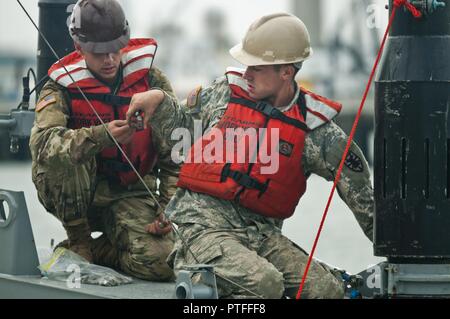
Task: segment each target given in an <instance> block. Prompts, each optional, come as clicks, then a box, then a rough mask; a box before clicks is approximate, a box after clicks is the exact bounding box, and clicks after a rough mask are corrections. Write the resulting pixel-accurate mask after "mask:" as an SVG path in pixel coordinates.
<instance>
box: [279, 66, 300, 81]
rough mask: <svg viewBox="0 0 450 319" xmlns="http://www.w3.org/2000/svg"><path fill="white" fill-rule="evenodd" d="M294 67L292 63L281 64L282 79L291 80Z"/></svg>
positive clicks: (293, 74) (293, 75)
mask: <svg viewBox="0 0 450 319" xmlns="http://www.w3.org/2000/svg"><path fill="white" fill-rule="evenodd" d="M295 73H296V71H295V68H294V67H293V66H292V65H290V64H289V65H282V66H281V70H280V74H281V77H282V78H283V79H284V80H291V79H293V78H294V77H295Z"/></svg>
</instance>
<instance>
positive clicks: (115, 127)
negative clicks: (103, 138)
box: [108, 120, 136, 144]
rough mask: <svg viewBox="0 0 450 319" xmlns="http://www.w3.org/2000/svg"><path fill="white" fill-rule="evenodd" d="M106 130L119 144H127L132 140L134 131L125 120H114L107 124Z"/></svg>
mask: <svg viewBox="0 0 450 319" xmlns="http://www.w3.org/2000/svg"><path fill="white" fill-rule="evenodd" d="M108 130H109V132H110V133H111V135H112V136H113V137H114V138H115V139H116V141H117V142H119V143H120V144H128V143H130V142H131V139H132V138H133V134H134V133H135V132H136V130H135V129H134V128H132V127H130V126H129V125H128V122H127V121H125V120H115V121H112V122H109V123H108Z"/></svg>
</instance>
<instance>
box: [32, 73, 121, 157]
mask: <svg viewBox="0 0 450 319" xmlns="http://www.w3.org/2000/svg"><path fill="white" fill-rule="evenodd" d="M69 117H70V110H69V106H68V96H67V95H66V93H65V92H64V91H63V88H61V87H60V86H58V85H57V84H56V83H54V82H53V81H49V82H47V83H46V85H45V86H44V87H43V89H42V91H41V94H40V96H39V101H38V103H37V106H36V118H35V122H34V126H33V128H32V130H31V137H30V150H31V155H32V159H33V161H34V162H39V163H47V164H50V163H55V164H56V165H58V164H60V163H67V162H70V163H73V164H80V163H83V162H85V161H86V160H89V159H90V158H92V157H93V156H95V155H96V154H97V153H98V152H100V151H101V150H103V148H105V147H108V146H112V145H114V143H113V141H112V140H111V139H110V137H109V136H108V133H107V131H106V129H105V128H104V127H103V126H102V125H100V126H93V127H90V128H82V129H77V130H72V129H68V128H67V122H68V120H69Z"/></svg>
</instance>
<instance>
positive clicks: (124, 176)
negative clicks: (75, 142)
mask: <svg viewBox="0 0 450 319" xmlns="http://www.w3.org/2000/svg"><path fill="white" fill-rule="evenodd" d="M156 46H157V44H156V42H155V41H154V40H153V39H132V40H130V42H129V44H128V46H127V47H125V48H124V49H122V53H123V55H122V61H121V64H122V76H123V81H122V84H121V85H120V88H119V90H118V91H117V92H114V93H115V94H114V93H113V92H111V89H110V88H109V87H108V86H107V85H105V84H104V83H102V82H101V81H99V80H98V79H96V78H95V77H94V75H93V74H92V73H91V72H90V71H89V69H88V68H87V66H86V62H85V60H84V59H83V57H82V56H81V55H80V54H78V53H77V52H73V53H71V54H69V55H67V56H66V57H64V58H63V59H61V60H60V61H58V62H57V63H55V64H54V65H53V66H52V67H51V68H50V69H49V72H48V74H49V76H50V78H51V79H53V80H54V81H55V82H56V83H58V84H60V85H61V86H63V87H65V88H67V90H68V91H69V94H70V97H71V105H70V108H71V110H70V111H71V116H70V119H69V123H68V127H69V128H71V129H79V128H83V127H91V126H96V125H100V124H101V123H100V121H99V119H98V117H97V115H96V114H95V113H94V111H93V110H92V108H91V107H90V106H89V104H88V103H87V102H86V100H85V99H84V98H83V96H82V94H81V93H80V92H79V90H78V88H77V85H78V86H79V87H80V88H81V89H82V91H83V93H84V94H85V95H86V97H87V98H88V99H89V101H90V102H91V104H92V106H93V107H94V108H95V110H96V112H97V113H98V115H99V116H100V117H101V119H102V120H103V121H104V122H105V123H108V122H111V121H113V120H118V119H120V120H124V119H125V118H126V112H127V110H128V106H129V103H130V102H131V97H132V96H133V95H134V94H135V93H139V92H145V91H148V90H149V89H150V84H149V82H148V81H149V80H148V73H149V70H150V67H151V65H152V61H153V58H154V54H155V50H156ZM63 65H64V66H65V67H66V69H67V70H68V71H69V72H70V74H71V76H72V77H73V79H74V80H75V82H76V84H75V83H74V82H73V81H72V79H71V78H70V76H69V75H68V74H67V72H66V71H65V70H64V68H63ZM121 147H122V148H123V150H124V151H125V154H126V155H127V156H128V158H129V159H130V160H131V162H132V163H133V165H134V166H135V167H136V168H137V170H138V172H139V173H140V174H141V175H142V176H143V175H145V174H147V173H149V172H150V171H151V169H152V168H153V167H154V165H155V163H156V158H157V156H156V150H155V149H154V147H153V143H152V132H151V129H150V128H148V129H145V130H143V131H138V132H136V133H135V134H134V136H133V139H132V141H131V143H129V144H127V145H121ZM97 164H98V171H99V173H101V174H104V175H106V176H108V177H109V178H111V179H113V180H116V181H117V180H118V181H119V182H120V183H121V184H122V185H125V186H126V185H129V184H133V183H135V182H137V180H138V177H137V176H136V174H135V173H134V171H133V170H132V169H131V167H130V165H129V164H128V162H127V161H126V160H125V158H124V156H123V155H122V154H121V153H120V151H119V150H118V149H117V147H109V148H105V149H104V150H103V151H102V152H101V153H100V154H99V156H98V162H97Z"/></svg>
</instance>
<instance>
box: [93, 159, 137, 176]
mask: <svg viewBox="0 0 450 319" xmlns="http://www.w3.org/2000/svg"><path fill="white" fill-rule="evenodd" d="M99 167H100V168H101V170H103V171H107V172H111V173H113V174H114V172H131V171H132V170H133V169H132V168H131V166H130V164H128V163H123V162H120V161H118V160H101V161H100V163H99Z"/></svg>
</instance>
